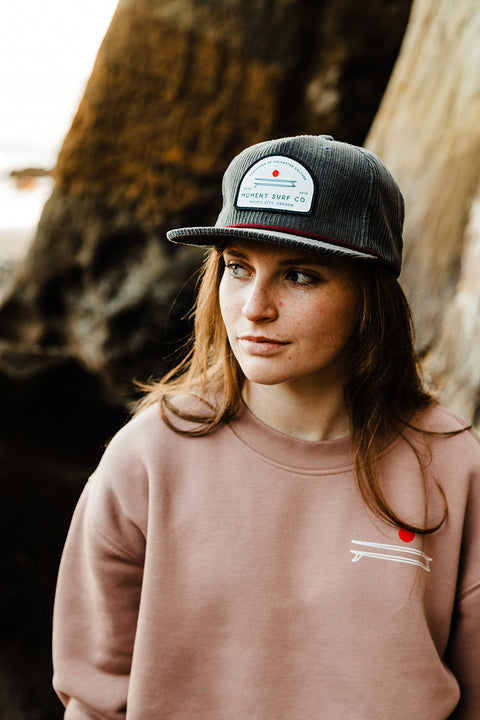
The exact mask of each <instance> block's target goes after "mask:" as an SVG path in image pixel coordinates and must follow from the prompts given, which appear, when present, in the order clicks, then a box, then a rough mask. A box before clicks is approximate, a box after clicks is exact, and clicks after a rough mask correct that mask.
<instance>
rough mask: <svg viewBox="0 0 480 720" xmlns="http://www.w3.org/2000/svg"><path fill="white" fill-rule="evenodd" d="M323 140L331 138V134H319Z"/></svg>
mask: <svg viewBox="0 0 480 720" xmlns="http://www.w3.org/2000/svg"><path fill="white" fill-rule="evenodd" d="M321 137H322V138H323V139H324V140H333V137H332V136H331V135H322V136H321Z"/></svg>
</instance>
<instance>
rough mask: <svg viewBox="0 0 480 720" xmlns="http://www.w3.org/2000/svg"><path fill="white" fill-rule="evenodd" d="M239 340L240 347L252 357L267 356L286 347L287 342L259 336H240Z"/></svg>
mask: <svg viewBox="0 0 480 720" xmlns="http://www.w3.org/2000/svg"><path fill="white" fill-rule="evenodd" d="M239 340H240V343H241V344H242V347H243V348H244V349H245V350H247V352H249V353H251V354H253V355H269V354H270V353H273V352H275V351H277V350H280V349H281V348H283V347H285V345H288V342H284V341H282V340H275V339H274V338H268V337H263V336H261V335H259V336H257V335H242V336H241V337H240V338H239Z"/></svg>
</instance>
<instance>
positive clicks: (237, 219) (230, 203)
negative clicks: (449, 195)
mask: <svg viewBox="0 0 480 720" xmlns="http://www.w3.org/2000/svg"><path fill="white" fill-rule="evenodd" d="M222 192H223V207H222V210H221V212H220V214H219V216H218V218H217V221H216V223H215V225H214V226H211V227H208V226H206V227H205V226H198V227H184V228H176V229H173V230H169V231H168V232H167V237H168V239H169V240H170V241H172V242H175V243H181V244H186V245H199V246H202V247H209V246H212V245H221V244H223V243H225V242H228V240H229V239H242V238H243V239H251V240H256V241H260V242H268V243H273V244H278V245H290V246H295V247H302V248H305V249H309V250H316V251H319V252H322V253H333V254H336V255H342V256H344V257H349V258H353V259H358V260H369V261H380V262H382V263H383V264H385V265H387V266H388V267H389V268H390V270H391V271H392V272H393V273H394V275H395V276H396V277H398V275H399V274H400V269H401V257H402V246H403V242H402V230H403V218H404V203H403V197H402V194H401V192H400V189H399V187H398V185H397V183H396V182H395V180H394V178H393V177H392V175H391V173H390V172H389V171H388V170H387V168H386V167H385V165H384V164H383V162H382V161H381V160H380V158H378V157H377V156H376V155H374V154H373V153H372V152H370V151H368V150H366V149H365V148H361V147H357V146H355V145H350V144H348V143H343V142H337V141H334V140H333V139H332V138H330V137H329V136H324V135H320V136H317V135H299V136H296V137H292V138H281V139H279V140H272V141H267V142H263V143H258V144H256V145H253V146H252V147H249V148H247V149H246V150H244V151H243V152H241V153H240V154H239V155H237V156H236V157H235V158H234V159H233V160H232V162H231V163H230V165H229V166H228V168H227V170H226V172H225V175H224V177H223V184H222Z"/></svg>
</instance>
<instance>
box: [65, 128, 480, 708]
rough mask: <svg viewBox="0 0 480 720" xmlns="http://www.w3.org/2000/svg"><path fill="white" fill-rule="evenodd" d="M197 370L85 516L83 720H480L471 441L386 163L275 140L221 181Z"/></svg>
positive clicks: (74, 695)
mask: <svg viewBox="0 0 480 720" xmlns="http://www.w3.org/2000/svg"><path fill="white" fill-rule="evenodd" d="M223 190H224V203H223V209H222V212H221V213H220V216H219V218H218V220H217V223H216V225H215V227H213V228H180V229H177V230H172V231H170V232H169V233H168V236H169V239H171V240H173V241H175V242H184V243H195V244H202V245H207V246H210V247H211V249H210V251H209V253H208V257H207V260H206V262H205V266H204V268H203V278H202V283H201V286H200V290H199V296H198V303H197V308H196V321H195V336H194V339H193V343H192V347H191V351H190V353H189V354H188V356H187V357H186V358H185V360H184V361H183V362H182V363H180V365H179V366H178V367H177V368H176V369H175V370H174V371H172V373H170V374H169V375H168V376H167V377H166V378H165V379H164V380H163V381H161V382H159V383H157V384H155V385H154V386H153V387H152V388H151V389H150V391H149V393H148V394H147V396H146V398H145V400H144V402H143V404H142V407H141V408H140V410H139V412H138V413H137V415H136V416H135V417H134V418H133V419H132V420H131V421H130V422H129V423H128V424H127V425H126V426H125V427H124V428H123V429H122V430H121V431H120V432H119V433H118V434H117V436H116V437H115V438H114V439H113V440H112V442H111V443H110V445H109V447H108V448H107V450H106V452H105V455H104V457H103V459H102V461H101V463H100V465H99V467H98V469H97V470H96V472H95V473H94V475H93V476H92V478H91V479H90V480H89V482H88V484H87V486H86V488H85V491H84V493H83V495H82V497H81V499H80V501H79V504H78V507H77V510H76V512H75V515H74V518H73V521H72V526H71V529H70V532H69V536H68V539H67V543H66V547H65V551H64V555H63V559H62V564H61V568H60V574H59V581H58V588H57V596H56V605H55V618H54V667H55V677H54V685H55V688H56V690H57V692H58V694H59V696H60V698H61V700H62V701H63V703H64V704H65V706H66V715H65V716H66V718H68V719H69V720H80V719H82V720H83V719H84V718H85V719H86V718H108V719H112V720H113V719H115V720H117V719H120V718H126V719H127V720H146V719H147V718H148V720H166V719H167V718H168V720H192V719H193V718H196V719H197V718H198V720H340V718H341V719H342V720H385V719H386V718H388V720H405V718H409V720H427V719H428V720H446V718H457V719H458V718H461V719H462V720H479V718H480V637H479V630H480V484H479V483H480V477H479V475H480V462H479V461H480V448H479V443H478V438H477V436H476V435H475V434H474V433H473V431H472V430H471V429H469V428H468V427H467V425H466V423H465V422H464V421H462V420H461V419H460V418H458V417H457V416H455V415H454V414H453V413H451V412H450V411H448V410H446V409H444V408H442V407H441V406H439V405H438V404H437V403H435V402H434V400H433V399H432V398H431V397H430V395H429V394H428V393H427V392H426V391H425V389H424V388H423V385H422V381H421V377H420V374H419V369H418V363H417V359H416V356H415V351H414V347H413V339H412V327H411V319H410V313H409V308H408V304H407V302H406V300H405V297H404V295H403V293H402V291H401V289H400V286H399V284H398V282H397V280H396V277H397V276H398V274H399V272H400V262H401V248H402V224H403V201H402V197H401V194H400V192H399V190H398V187H397V185H396V183H395V181H394V180H393V178H392V177H391V175H390V174H389V172H388V171H387V170H386V168H385V167H384V166H383V164H382V163H381V161H380V160H379V159H378V158H377V157H376V156H374V155H372V153H370V152H368V151H366V150H364V149H363V148H357V147H354V146H351V145H347V144H345V143H339V142H335V141H333V140H332V138H330V137H325V136H320V137H313V136H300V137H295V138H284V139H281V140H276V141H269V142H265V143H260V144H258V145H255V146H253V147H251V148H248V149H247V150H245V151H244V152H243V153H241V154H240V155H239V156H237V157H236V158H235V159H234V160H233V162H232V163H231V165H230V167H229V168H228V170H227V172H226V174H225V177H224V185H223Z"/></svg>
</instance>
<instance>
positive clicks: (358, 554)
mask: <svg viewBox="0 0 480 720" xmlns="http://www.w3.org/2000/svg"><path fill="white" fill-rule="evenodd" d="M352 545H360V546H362V547H363V548H374V549H375V550H376V551H377V552H372V551H371V550H363V549H360V548H354V549H353V550H350V552H351V553H353V555H354V557H353V558H352V562H358V561H359V560H360V559H361V558H362V557H368V558H378V559H379V560H390V561H392V562H401V563H408V564H409V565H418V567H421V568H423V570H426V571H427V572H430V563H431V562H432V559H433V558H431V557H429V556H428V555H426V554H425V553H424V552H422V551H421V550H417V549H416V548H406V547H402V546H400V545H384V544H383V543H374V542H365V541H363V540H352ZM379 550H387V551H389V552H378V551H379ZM391 552H394V553H398V554H396V555H391V554H390V553H391ZM412 556H414V557H412Z"/></svg>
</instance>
